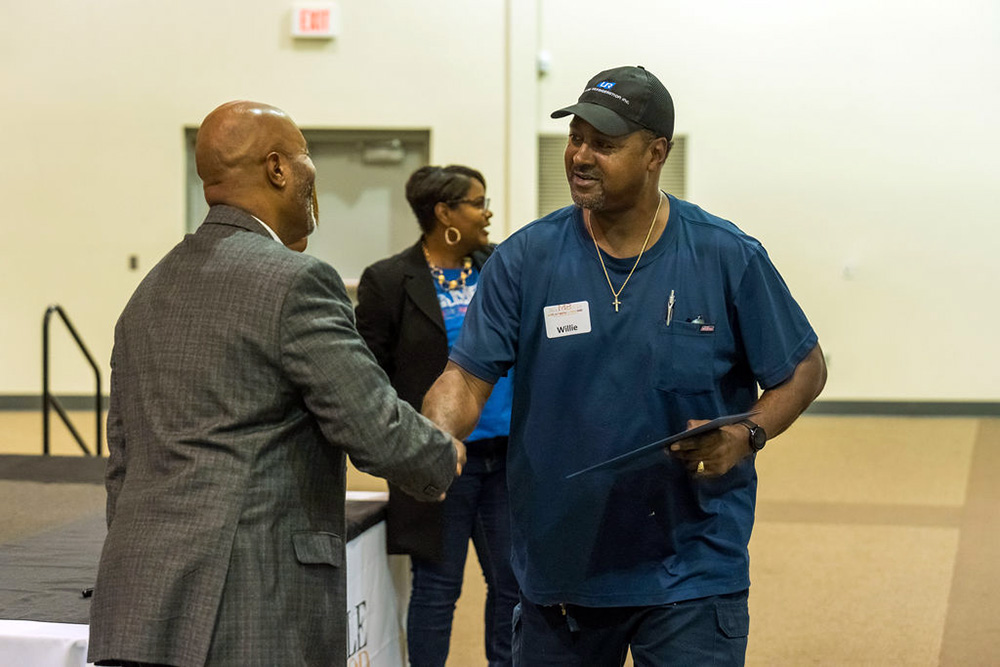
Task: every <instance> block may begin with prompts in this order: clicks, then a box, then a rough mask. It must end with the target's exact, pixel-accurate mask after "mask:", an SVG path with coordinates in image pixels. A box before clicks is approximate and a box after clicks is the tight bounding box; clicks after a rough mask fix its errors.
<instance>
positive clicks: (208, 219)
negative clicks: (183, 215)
mask: <svg viewBox="0 0 1000 667" xmlns="http://www.w3.org/2000/svg"><path fill="white" fill-rule="evenodd" d="M201 224H203V225H228V226H230V227H239V228H240V229H245V230H247V231H248V232H254V233H255V234H260V235H261V236H266V237H267V238H269V239H271V240H272V241H273V240H274V238H273V237H272V236H271V235H270V234H268V232H267V230H266V229H264V227H263V226H261V224H260V222H258V221H257V219H256V218H255V217H253V215H251V214H250V213H247V212H246V211H244V210H243V209H241V208H236V207H235V206H229V205H227V204H216V205H214V206H212V207H211V208H209V209H208V215H206V216H205V221H204V222H203V223H201Z"/></svg>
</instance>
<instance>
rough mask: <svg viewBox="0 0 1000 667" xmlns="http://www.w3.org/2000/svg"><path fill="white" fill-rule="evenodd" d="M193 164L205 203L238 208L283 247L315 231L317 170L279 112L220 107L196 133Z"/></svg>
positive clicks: (243, 105) (241, 104) (245, 105)
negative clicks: (264, 226)
mask: <svg viewBox="0 0 1000 667" xmlns="http://www.w3.org/2000/svg"><path fill="white" fill-rule="evenodd" d="M195 164H196V165H197V169H198V176H200V177H201V180H202V182H203V183H204V189H205V200H206V201H207V202H208V204H209V205H215V204H228V205H230V206H235V207H237V208H241V209H243V210H245V211H247V212H249V213H251V214H253V215H255V216H257V217H258V218H260V219H261V220H264V222H266V223H267V224H268V225H269V226H270V227H271V228H272V229H274V231H275V232H276V233H277V234H278V236H280V237H281V239H282V241H285V242H286V243H295V242H297V241H299V240H300V239H302V238H305V236H306V235H308V234H309V233H310V232H312V229H313V228H314V227H315V224H316V219H315V216H316V211H315V208H314V206H315V192H314V181H315V168H314V167H313V164H312V160H311V159H310V158H309V152H308V149H307V146H306V141H305V138H304V137H303V136H302V132H300V131H299V128H298V127H297V126H296V125H295V123H294V122H293V121H292V119H291V118H289V116H288V114H286V113H285V112H284V111H282V110H281V109H278V108H276V107H273V106H270V105H268V104H261V103H259V102H248V101H237V102H227V103H226V104H223V105H222V106H220V107H218V108H217V109H215V110H214V111H212V113H210V114H208V116H206V117H205V120H204V121H202V124H201V127H200V128H199V129H198V139H197V142H196V144H195Z"/></svg>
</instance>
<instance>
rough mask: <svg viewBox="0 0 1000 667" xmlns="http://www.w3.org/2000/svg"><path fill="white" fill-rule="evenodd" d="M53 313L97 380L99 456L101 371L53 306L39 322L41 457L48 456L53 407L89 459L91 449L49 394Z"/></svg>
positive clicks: (58, 308) (99, 445)
mask: <svg viewBox="0 0 1000 667" xmlns="http://www.w3.org/2000/svg"><path fill="white" fill-rule="evenodd" d="M52 313H58V315H59V317H60V319H62V321H63V323H64V324H65V325H66V328H67V329H69V333H70V334H71V335H72V336H73V340H75V341H76V344H77V346H78V347H79V348H80V351H81V352H83V356H85V357H86V358H87V361H88V362H90V367H91V368H93V369H94V377H95V378H96V379H97V390H96V394H95V395H94V399H95V400H94V413H95V417H96V421H97V445H96V446H95V449H96V451H97V456H100V455H101V440H102V437H101V432H102V431H101V369H100V368H98V366H97V362H96V361H94V357H93V356H91V354H90V351H89V350H88V349H87V346H86V345H84V344H83V341H82V340H81V339H80V335H79V334H78V333H77V332H76V328H74V327H73V324H72V323H71V322H70V321H69V317H67V316H66V313H65V311H63V309H62V307H61V306H58V305H52V306H49V307H48V308H47V309H46V310H45V317H44V318H43V320H42V454H44V455H45V456H48V455H49V435H50V434H49V418H50V414H51V413H50V410H49V408H50V407H54V408H55V409H56V412H57V413H59V416H60V417H61V418H62V420H63V423H64V424H66V428H68V429H69V432H70V433H71V434H72V435H73V437H74V438H75V439H76V442H77V444H78V445H80V449H82V450H83V453H84V454H86V455H87V456H90V455H91V454H90V450H89V449H87V445H86V444H85V443H84V442H83V438H81V437H80V434H79V433H78V432H77V430H76V428H74V427H73V422H72V421H71V420H70V418H69V415H68V414H67V413H66V410H65V409H63V406H62V404H61V403H60V402H59V399H57V398H56V397H55V396H53V395H52V393H51V392H49V320H50V319H52Z"/></svg>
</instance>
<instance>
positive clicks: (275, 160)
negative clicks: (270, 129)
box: [264, 151, 288, 188]
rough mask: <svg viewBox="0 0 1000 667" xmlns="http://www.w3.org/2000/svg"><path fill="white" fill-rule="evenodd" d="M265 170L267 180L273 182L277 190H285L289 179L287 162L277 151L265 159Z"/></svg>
mask: <svg viewBox="0 0 1000 667" xmlns="http://www.w3.org/2000/svg"><path fill="white" fill-rule="evenodd" d="M264 168H265V170H266V171H267V180H269V181H270V182H271V185H273V186H274V187H276V188H284V187H285V185H286V183H287V180H288V177H287V173H286V172H287V167H286V166H285V161H284V160H283V159H282V157H281V153H278V152H277V151H271V152H270V153H268V154H267V157H266V158H264Z"/></svg>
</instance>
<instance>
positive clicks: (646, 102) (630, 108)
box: [552, 65, 674, 140]
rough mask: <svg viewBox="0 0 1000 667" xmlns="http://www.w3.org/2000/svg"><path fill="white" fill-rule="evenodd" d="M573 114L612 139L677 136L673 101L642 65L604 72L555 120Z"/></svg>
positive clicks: (559, 111)
mask: <svg viewBox="0 0 1000 667" xmlns="http://www.w3.org/2000/svg"><path fill="white" fill-rule="evenodd" d="M570 114H575V115H577V116H579V117H580V118H582V119H583V120H585V121H587V122H588V123H590V124H591V125H593V126H594V127H595V128H597V130H598V131H599V132H603V133H604V134H607V135H608V136H612V137H618V136H621V135H623V134H630V133H632V132H635V131H637V130H641V129H643V128H645V129H647V130H650V131H651V132H653V133H655V134H656V135H657V136H663V137H666V138H667V139H668V140H669V139H672V138H673V136H674V101H673V99H671V97H670V93H668V92H667V89H666V88H664V87H663V84H662V83H660V80H659V79H657V78H656V77H655V76H654V75H653V73H652V72H650V71H648V70H646V68H644V67H643V66H642V65H639V66H637V67H631V66H628V67H616V68H614V69H609V70H604V71H603V72H601V73H600V74H598V75H597V76H595V77H594V78H592V79H591V80H590V81H589V82H588V83H587V87H586V88H585V89H584V91H583V93H581V94H580V99H579V100H577V102H576V104H574V105H572V106H568V107H565V108H562V109H559V110H558V111H553V112H552V118H562V117H563V116H568V115H570Z"/></svg>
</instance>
